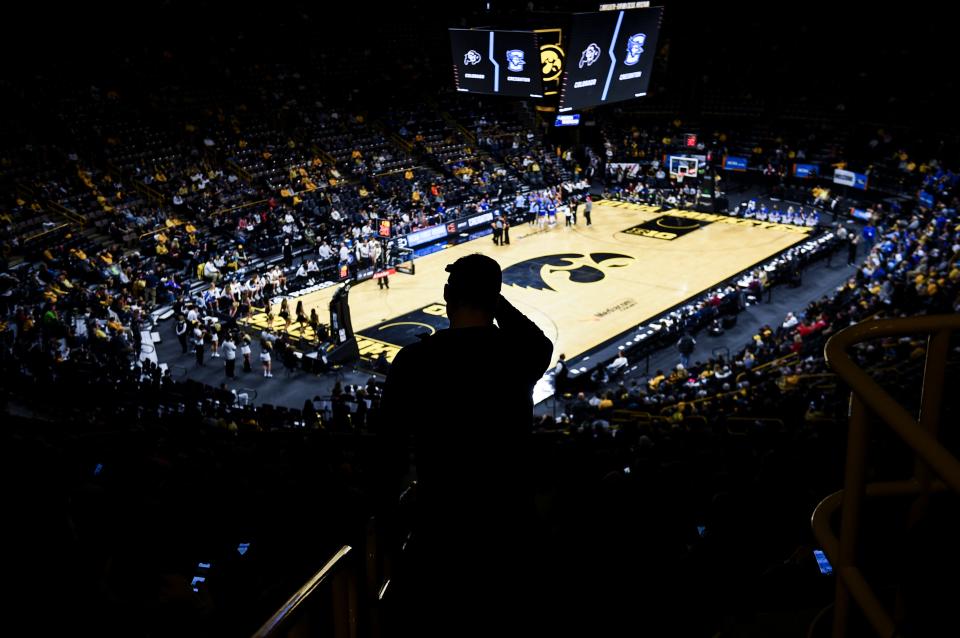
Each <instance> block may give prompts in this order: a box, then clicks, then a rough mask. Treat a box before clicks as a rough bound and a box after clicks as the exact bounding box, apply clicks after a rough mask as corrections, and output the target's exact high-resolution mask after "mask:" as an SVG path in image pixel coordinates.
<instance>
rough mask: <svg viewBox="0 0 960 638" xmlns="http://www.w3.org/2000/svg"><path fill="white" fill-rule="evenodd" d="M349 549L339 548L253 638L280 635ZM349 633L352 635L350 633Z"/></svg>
mask: <svg viewBox="0 0 960 638" xmlns="http://www.w3.org/2000/svg"><path fill="white" fill-rule="evenodd" d="M351 549H352V548H351V547H350V546H349V545H344V546H343V547H341V548H340V550H339V551H338V552H337V553H336V554H334V555H333V556H332V557H331V558H330V560H328V561H327V564H326V565H324V566H323V567H321V568H320V571H318V572H317V573H316V574H314V575H313V576H312V577H311V578H310V580H308V581H307V582H306V583H304V584H303V586H301V587H300V589H298V590H297V591H296V592H295V593H294V594H293V595H292V596H291V597H290V598H289V599H287V602H285V603H284V604H283V606H282V607H280V609H278V610H277V611H276V613H274V614H273V616H271V617H270V620H268V621H267V622H265V623H263V626H261V627H260V629H258V630H257V631H256V633H254V634H253V638H268V637H272V636H279V635H281V634H280V631H281V630H282V629H283V628H284V627H286V626H288V625H289V623H290V622H292V618H293V616H294V614H295V613H296V612H297V611H298V610H299V609H301V607H302V606H303V605H304V603H305V602H306V601H307V600H309V599H310V597H311V596H312V595H313V593H314V592H315V591H316V590H317V588H318V587H319V586H320V585H321V584H322V583H323V582H324V581H325V580H326V579H327V577H329V576H330V574H331V572H332V571H333V570H334V568H336V567H337V565H338V564H339V563H340V561H341V560H342V559H343V558H344V557H345V556H346V555H347V554H349V553H350V551H351ZM350 633H351V634H352V632H350Z"/></svg>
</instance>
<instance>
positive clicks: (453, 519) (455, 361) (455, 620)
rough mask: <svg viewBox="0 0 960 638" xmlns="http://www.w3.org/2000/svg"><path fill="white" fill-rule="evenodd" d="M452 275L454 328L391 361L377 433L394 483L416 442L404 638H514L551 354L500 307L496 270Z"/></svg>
mask: <svg viewBox="0 0 960 638" xmlns="http://www.w3.org/2000/svg"><path fill="white" fill-rule="evenodd" d="M446 270H447V272H449V273H450V276H449V279H448V281H447V284H446V286H445V287H444V291H443V297H444V300H445V301H446V303H447V315H448V316H449V318H450V328H449V329H447V330H440V331H439V332H437V333H435V334H433V335H430V336H427V337H425V338H423V339H422V340H421V341H420V342H419V343H415V344H411V345H408V346H406V347H405V348H404V349H403V350H401V351H400V352H399V353H398V354H397V356H396V358H394V360H393V365H392V367H391V369H390V373H389V375H388V376H387V381H386V387H385V390H384V397H383V413H384V420H383V422H382V423H381V425H380V428H379V431H380V432H381V434H382V435H384V436H383V438H384V440H386V441H390V444H389V449H390V450H391V451H392V452H394V453H395V454H394V455H393V458H394V461H395V465H394V468H393V472H392V476H393V477H397V478H399V476H400V475H402V474H403V473H405V471H406V470H407V469H408V468H407V460H408V457H407V455H406V450H407V447H406V437H408V436H410V437H412V441H413V449H414V461H415V463H414V464H415V466H416V477H417V496H416V514H415V517H414V524H413V531H414V536H413V542H412V543H411V548H412V550H411V552H410V554H411V561H410V563H409V568H408V570H407V578H406V584H405V585H403V584H401V579H400V578H398V583H397V587H398V589H400V588H401V587H406V590H405V592H404V596H403V600H404V601H406V604H405V605H404V606H403V607H404V610H405V612H409V617H407V618H406V619H405V621H404V623H403V624H404V625H405V627H403V628H402V630H403V631H404V632H415V635H446V636H451V635H461V636H462V635H468V634H469V635H497V634H502V635H506V634H507V633H514V632H513V630H514V629H521V628H522V627H524V626H526V625H528V624H529V623H531V622H532V621H533V617H534V614H535V613H536V612H535V609H534V605H531V602H532V600H531V596H532V595H534V594H536V592H535V591H534V588H533V587H531V582H530V579H529V575H530V574H531V573H532V572H534V569H533V564H532V562H533V554H532V551H531V550H532V543H531V540H532V539H531V538H530V536H531V532H532V527H533V523H534V511H533V486H532V483H531V480H530V479H531V477H530V476H529V475H528V473H529V468H530V465H531V462H532V461H531V458H530V452H529V448H530V436H531V430H532V408H533V400H532V395H533V386H534V384H535V383H536V382H537V380H538V379H539V378H540V377H541V376H542V375H543V373H544V371H545V370H546V369H547V366H548V365H549V364H550V358H551V354H552V351H553V346H552V344H551V342H550V340H549V339H547V337H546V336H545V335H544V334H543V332H542V331H541V330H540V329H539V328H538V327H537V326H536V325H535V324H534V323H533V322H532V321H530V320H529V319H528V318H527V317H525V316H524V315H523V314H522V313H520V311H518V310H517V309H516V308H514V307H513V306H512V305H510V303H509V302H508V301H507V300H506V299H504V298H503V297H502V296H501V295H500V286H501V272H500V267H499V266H498V265H497V263H496V262H495V261H494V260H492V259H490V258H489V257H485V256H483V255H479V254H475V255H468V256H466V257H463V258H461V259H458V260H457V261H456V262H455V263H453V264H451V265H449V266H447V269H446ZM494 320H496V325H494ZM395 485H396V486H397V489H398V491H397V493H399V485H400V481H397V483H395ZM508 628H512V629H511V630H510V631H507V629H508ZM491 631H495V632H497V633H490V632H491ZM504 632H505V633H504ZM410 635H414V633H410Z"/></svg>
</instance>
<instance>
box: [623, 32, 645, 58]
mask: <svg viewBox="0 0 960 638" xmlns="http://www.w3.org/2000/svg"><path fill="white" fill-rule="evenodd" d="M646 41H647V35H646V34H645V33H636V34H634V35H632V36H630V37H629V38H627V57H626V59H624V61H623V63H624V64H626V65H627V66H633V65H634V64H636V63H637V62H639V61H640V54H641V53H643V43H644V42H646Z"/></svg>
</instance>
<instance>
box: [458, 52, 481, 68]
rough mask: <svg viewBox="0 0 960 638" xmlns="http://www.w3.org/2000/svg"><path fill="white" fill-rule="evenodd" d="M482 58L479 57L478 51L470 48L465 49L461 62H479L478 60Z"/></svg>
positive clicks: (468, 63)
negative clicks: (465, 52)
mask: <svg viewBox="0 0 960 638" xmlns="http://www.w3.org/2000/svg"><path fill="white" fill-rule="evenodd" d="M482 59H483V58H481V57H480V54H479V53H477V52H476V51H474V50H473V49H470V50H469V51H467V54H466V55H464V56H463V63H464V64H467V65H470V64H480V60H482Z"/></svg>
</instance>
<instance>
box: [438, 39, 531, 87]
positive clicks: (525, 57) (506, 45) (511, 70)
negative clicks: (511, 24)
mask: <svg viewBox="0 0 960 638" xmlns="http://www.w3.org/2000/svg"><path fill="white" fill-rule="evenodd" d="M450 50H451V53H452V54H453V79H454V82H455V84H456V87H457V90H458V91H461V92H464V93H492V94H494V95H511V96H516V97H542V96H543V86H542V74H541V70H540V47H539V46H537V34H536V33H534V32H532V31H489V30H484V29H450Z"/></svg>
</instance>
